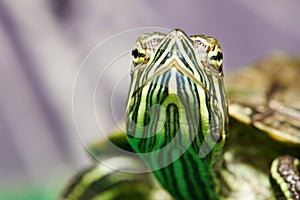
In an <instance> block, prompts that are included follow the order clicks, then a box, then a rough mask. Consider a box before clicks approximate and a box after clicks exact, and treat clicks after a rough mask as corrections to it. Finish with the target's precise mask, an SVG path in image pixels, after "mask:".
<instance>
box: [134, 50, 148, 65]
mask: <svg viewBox="0 0 300 200" xmlns="http://www.w3.org/2000/svg"><path fill="white" fill-rule="evenodd" d="M131 55H132V62H133V63H134V64H135V65H137V64H140V63H146V62H147V59H146V51H145V50H144V49H138V48H135V49H133V50H132V51H131Z"/></svg>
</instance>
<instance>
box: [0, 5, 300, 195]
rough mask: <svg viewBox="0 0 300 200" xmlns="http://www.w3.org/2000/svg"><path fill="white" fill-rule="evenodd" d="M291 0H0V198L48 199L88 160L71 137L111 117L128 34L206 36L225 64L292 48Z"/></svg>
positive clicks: (298, 17)
mask: <svg viewBox="0 0 300 200" xmlns="http://www.w3.org/2000/svg"><path fill="white" fill-rule="evenodd" d="M299 8H300V2H299V1H298V0H286V1H272V0H265V1H259V0H227V1H222V0H213V1H199V0H186V1H179V0H166V1H159V0H148V1H140V0H123V1H112V0H86V1H79V0H51V1H50V0H26V1H17V0H0V52H1V54H0V69H1V72H0V76H1V78H0V94H1V96H0V199H26V198H28V199H55V198H56V197H57V195H58V193H59V191H60V189H61V187H62V185H63V184H64V183H65V182H66V181H67V179H68V178H69V177H70V176H71V175H73V174H74V173H75V172H76V170H78V169H80V168H82V167H84V166H86V165H88V163H89V158H88V156H87V153H86V152H85V149H84V147H83V145H82V142H80V140H81V141H83V143H88V142H90V141H94V140H97V139H98V138H101V137H103V134H106V133H108V132H110V131H112V130H113V127H114V126H116V124H117V125H118V124H119V123H120V124H121V121H122V118H123V114H122V113H124V105H125V101H126V94H127V90H128V87H129V69H130V56H129V51H130V48H131V47H133V46H134V43H135V38H136V37H137V36H138V34H140V33H142V32H149V31H152V30H160V31H162V32H165V33H167V32H168V30H169V29H172V28H180V29H182V30H184V31H185V32H186V33H187V34H189V35H192V34H198V33H202V34H207V35H211V36H214V37H216V38H218V40H219V42H220V43H221V46H222V50H223V52H224V68H225V73H228V72H230V71H231V70H234V69H236V68H238V67H240V66H245V65H248V64H251V63H252V62H254V61H256V60H258V59H260V58H262V57H264V56H266V55H268V54H270V53H271V52H273V51H278V50H279V51H284V52H287V53H289V54H294V55H296V54H299V53H300V22H299V21H300V12H299ZM143 27H144V28H143ZM149 27H150V28H149ZM151 27H155V28H151ZM158 27H161V28H158ZM136 28H139V29H136ZM124 31H125V32H124ZM110 55H111V57H110ZM112 60H113V62H111V61H112ZM100 133H101V134H100Z"/></svg>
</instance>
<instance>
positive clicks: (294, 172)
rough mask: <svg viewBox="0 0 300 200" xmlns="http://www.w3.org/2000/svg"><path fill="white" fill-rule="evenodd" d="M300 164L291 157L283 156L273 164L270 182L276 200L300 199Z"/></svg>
mask: <svg viewBox="0 0 300 200" xmlns="http://www.w3.org/2000/svg"><path fill="white" fill-rule="evenodd" d="M299 171H300V162H299V160H298V159H296V158H294V157H291V156H281V157H278V158H276V159H275V160H274V161H273V162H272V166H271V169H270V181H271V184H272V189H273V191H274V194H275V197H276V199H285V200H294V199H295V200H297V199H300V176H299Z"/></svg>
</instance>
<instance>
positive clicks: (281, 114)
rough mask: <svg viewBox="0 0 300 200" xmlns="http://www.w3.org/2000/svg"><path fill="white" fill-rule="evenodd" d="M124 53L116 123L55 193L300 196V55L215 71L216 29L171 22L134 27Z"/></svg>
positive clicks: (151, 197)
mask: <svg viewBox="0 0 300 200" xmlns="http://www.w3.org/2000/svg"><path fill="white" fill-rule="evenodd" d="M131 54H132V55H131V56H132V67H131V85H130V88H129V92H128V99H127V106H126V117H125V121H126V131H122V130H118V131H115V132H114V133H113V134H112V135H111V136H110V137H109V140H101V141H99V142H96V143H94V144H91V146H90V147H89V150H90V154H91V155H92V157H93V158H94V159H95V160H97V159H99V160H101V162H95V164H93V165H92V166H91V167H89V168H87V169H84V170H83V171H81V172H78V173H77V174H76V175H75V176H74V177H73V178H72V179H71V180H70V181H69V182H68V184H67V185H66V186H65V188H64V190H63V192H62V194H61V197H60V199H64V200H67V199H68V200H72V199H73V200H77V199H86V200H89V199H101V200H114V199H123V200H124V199H125V200H126V199H131V200H137V199H146V200H156V199H159V200H160V199H162V200H181V199H184V200H190V199H211V200H215V199H300V178H299V170H300V163H299V160H298V158H299V156H300V89H299V87H298V85H299V84H298V82H299V81H298V76H299V75H300V58H297V57H291V56H287V55H285V54H283V53H275V54H274V55H271V56H268V57H266V58H264V59H262V60H260V61H258V62H256V63H255V64H254V65H253V66H246V67H243V68H240V69H238V70H236V71H235V72H231V73H228V74H226V77H225V78H224V72H223V63H222V62H223V55H222V51H221V47H220V45H219V42H218V41H217V39H215V38H214V37H211V36H206V35H201V34H199V35H192V36H188V35H187V34H186V33H185V32H183V31H182V30H180V29H174V30H172V31H170V32H169V33H167V34H164V33H159V32H151V33H145V34H142V35H141V36H140V37H139V38H138V39H137V42H136V45H135V47H134V48H133V50H132V53H131ZM223 78H224V79H225V82H224V80H223ZM225 88H226V92H225ZM119 149H122V151H119Z"/></svg>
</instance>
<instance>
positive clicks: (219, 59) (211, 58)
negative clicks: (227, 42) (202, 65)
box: [207, 43, 223, 70]
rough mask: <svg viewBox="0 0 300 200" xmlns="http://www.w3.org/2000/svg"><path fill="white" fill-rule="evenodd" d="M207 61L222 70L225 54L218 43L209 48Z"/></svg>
mask: <svg viewBox="0 0 300 200" xmlns="http://www.w3.org/2000/svg"><path fill="white" fill-rule="evenodd" d="M207 62H208V64H209V65H210V66H213V67H215V68H216V69H219V70H222V64H223V54H222V51H221V48H220V46H219V44H218V43H217V44H213V45H212V46H211V48H210V49H209V50H208V54H207Z"/></svg>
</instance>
